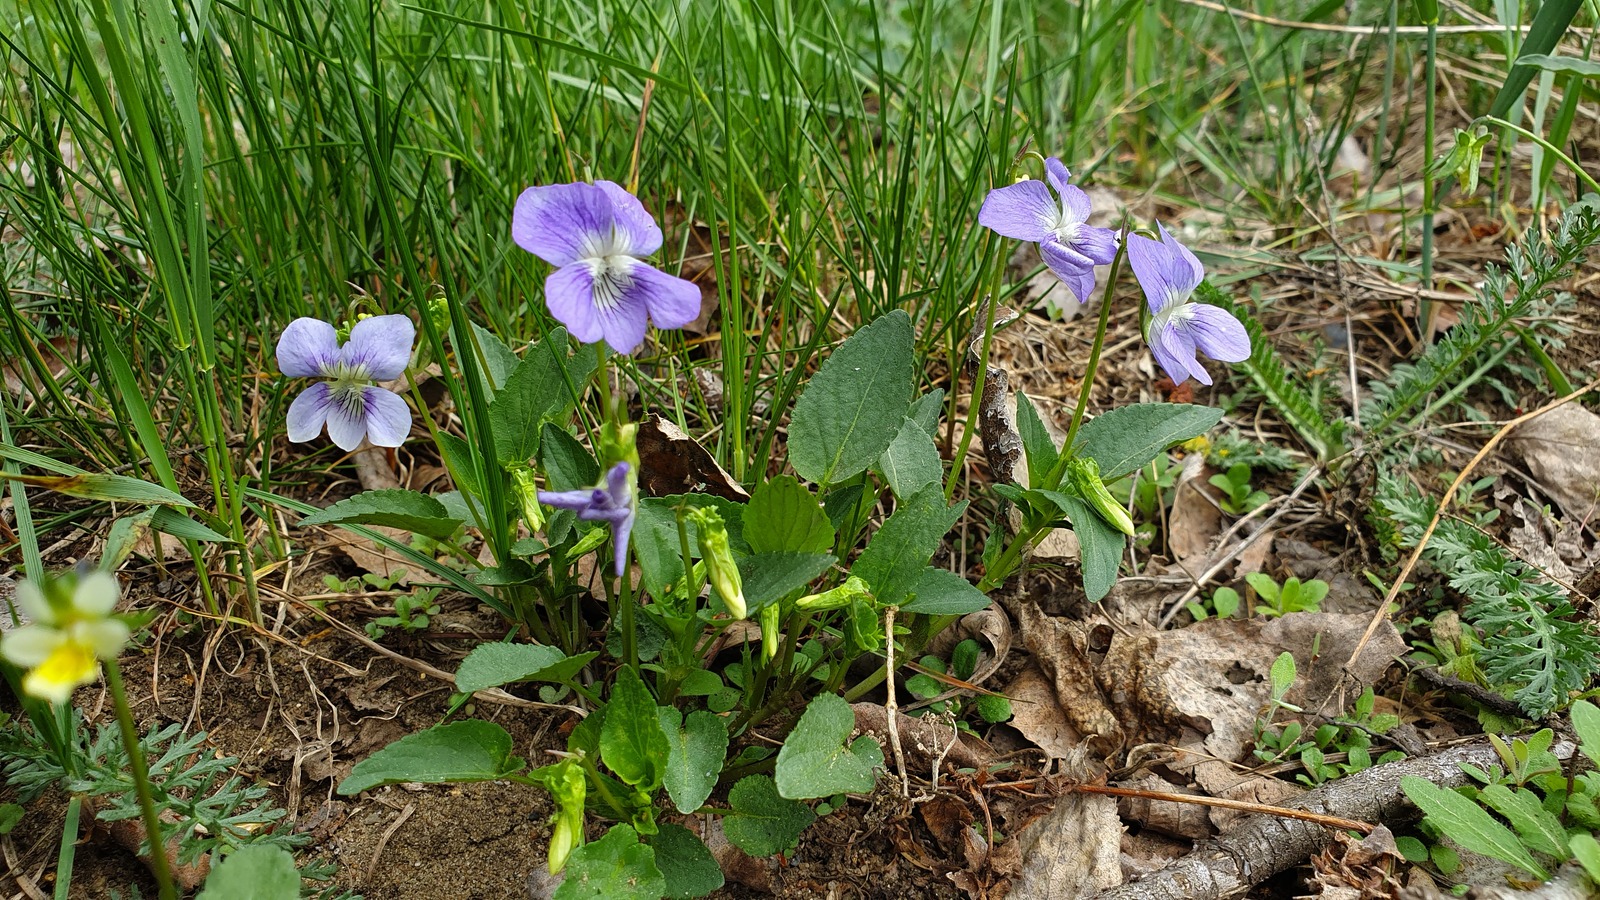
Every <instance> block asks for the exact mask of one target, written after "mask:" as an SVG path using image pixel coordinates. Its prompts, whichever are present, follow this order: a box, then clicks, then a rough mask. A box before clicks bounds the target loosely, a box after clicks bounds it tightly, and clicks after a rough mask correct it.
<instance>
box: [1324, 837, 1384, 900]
mask: <svg viewBox="0 0 1600 900" xmlns="http://www.w3.org/2000/svg"><path fill="white" fill-rule="evenodd" d="M1404 864H1405V857H1404V856H1402V855H1401V854H1400V850H1399V848H1398V847H1397V846H1396V845H1395V841H1394V833H1393V832H1391V831H1390V830H1389V829H1388V828H1386V827H1384V826H1383V825H1379V826H1378V827H1376V828H1374V829H1373V830H1372V833H1371V834H1369V835H1367V836H1366V837H1363V838H1360V839H1357V838H1353V837H1351V836H1350V835H1349V834H1347V833H1345V832H1343V831H1338V832H1334V834H1333V842H1332V843H1330V844H1328V846H1326V847H1324V848H1323V849H1322V851H1321V852H1320V853H1318V854H1316V855H1315V856H1313V857H1311V866H1312V869H1313V873H1314V874H1313V875H1312V879H1311V880H1312V883H1313V884H1314V885H1315V886H1316V887H1317V888H1318V889H1319V891H1320V893H1318V894H1314V895H1312V896H1315V897H1318V898H1324V897H1339V896H1345V894H1344V893H1342V892H1353V893H1350V894H1349V896H1351V897H1352V898H1359V900H1395V898H1398V897H1399V896H1400V891H1401V887H1402V885H1401V882H1400V879H1399V878H1398V877H1396V875H1395V873H1396V872H1397V871H1399V870H1400V867H1401V866H1403V865H1404Z"/></svg>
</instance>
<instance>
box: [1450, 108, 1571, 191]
mask: <svg viewBox="0 0 1600 900" xmlns="http://www.w3.org/2000/svg"><path fill="white" fill-rule="evenodd" d="M1478 121H1479V122H1487V123H1488V124H1490V125H1498V126H1499V127H1501V128H1508V129H1510V130H1512V131H1515V132H1516V133H1517V134H1520V135H1522V136H1523V137H1525V138H1527V139H1528V140H1530V141H1533V142H1534V143H1535V144H1538V145H1539V146H1540V147H1543V148H1544V151H1545V152H1546V153H1549V154H1550V155H1552V156H1554V157H1555V158H1556V159H1559V160H1561V161H1562V162H1564V163H1566V164H1567V168H1569V169H1571V170H1572V172H1573V174H1574V175H1577V176H1578V179H1579V180H1580V181H1582V182H1583V183H1584V185H1585V186H1586V187H1588V188H1589V190H1591V191H1594V192H1595V193H1597V194H1600V181H1596V180H1595V178H1594V176H1593V175H1590V174H1589V173H1588V172H1585V171H1584V170H1583V167H1582V166H1579V165H1578V164H1577V163H1576V162H1573V160H1572V157H1570V156H1568V155H1567V154H1565V153H1563V152H1561V148H1560V147H1557V146H1556V145H1555V144H1552V143H1550V142H1549V141H1547V140H1545V139H1544V137H1543V136H1541V135H1538V134H1535V133H1533V132H1531V131H1529V130H1528V129H1526V128H1523V127H1522V126H1521V125H1513V124H1511V123H1510V122H1507V121H1506V120H1505V119H1502V118H1499V117H1497V116H1484V117H1483V118H1481V119H1479V120H1478Z"/></svg>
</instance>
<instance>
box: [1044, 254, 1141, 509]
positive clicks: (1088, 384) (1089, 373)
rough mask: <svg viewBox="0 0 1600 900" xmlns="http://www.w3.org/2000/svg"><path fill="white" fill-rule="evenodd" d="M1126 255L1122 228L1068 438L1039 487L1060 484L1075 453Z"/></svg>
mask: <svg viewBox="0 0 1600 900" xmlns="http://www.w3.org/2000/svg"><path fill="white" fill-rule="evenodd" d="M1127 255H1128V232H1127V229H1123V232H1122V239H1121V240H1120V241H1118V242H1117V255H1116V256H1114V257H1112V258H1111V272H1110V273H1109V274H1108V275H1107V276H1106V288H1105V290H1104V291H1103V292H1101V295H1100V321H1099V323H1097V324H1096V325H1095V329H1094V344H1093V346H1091V347H1090V348H1089V365H1088V366H1087V367H1086V368H1085V370H1084V373H1083V384H1082V386H1080V387H1079V388H1078V405H1077V406H1075V407H1073V410H1072V424H1071V425H1069V426H1067V439H1066V440H1065V441H1063V442H1062V445H1061V454H1060V455H1059V456H1057V457H1056V461H1055V465H1052V466H1051V467H1050V474H1049V475H1048V476H1047V477H1046V478H1045V483H1044V484H1042V485H1034V487H1042V488H1044V489H1046V490H1051V491H1053V490H1055V489H1056V488H1057V487H1059V486H1060V485H1061V476H1062V475H1063V474H1064V473H1065V472H1066V471H1067V463H1068V461H1070V460H1071V459H1072V457H1073V456H1074V455H1075V454H1074V451H1073V446H1072V444H1073V442H1074V441H1076V440H1077V439H1078V428H1079V426H1081V425H1082V424H1083V414H1084V411H1085V410H1087V409H1088V408H1089V395H1090V393H1091V392H1092V391H1093V390H1094V376H1095V373H1096V372H1098V371H1099V370H1100V351H1101V350H1103V349H1105V345H1106V330H1107V328H1108V327H1109V326H1110V324H1111V304H1112V303H1113V302H1114V301H1115V300H1116V298H1117V276H1119V275H1121V274H1122V260H1123V259H1124V258H1125V257H1127Z"/></svg>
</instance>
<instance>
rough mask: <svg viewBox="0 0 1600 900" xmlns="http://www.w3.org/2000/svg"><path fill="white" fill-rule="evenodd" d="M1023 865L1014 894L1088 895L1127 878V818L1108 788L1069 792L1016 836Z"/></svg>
mask: <svg viewBox="0 0 1600 900" xmlns="http://www.w3.org/2000/svg"><path fill="white" fill-rule="evenodd" d="M1015 840H1016V841H1017V843H1018V845H1019V848H1020V849H1021V851H1022V870H1021V871H1020V872H1019V873H1018V874H1017V878H1016V881H1015V882H1014V883H1013V884H1012V887H1011V892H1010V893H1009V894H1007V895H1006V896H1007V897H1008V898H1009V900H1055V898H1059V897H1087V896H1090V895H1092V894H1094V893H1096V892H1097V891H1102V890H1105V889H1106V888H1112V887H1116V886H1117V885H1119V884H1121V883H1122V859H1121V855H1122V821H1121V820H1120V819H1119V818H1118V817H1117V804H1116V801H1115V800H1113V799H1112V798H1110V797H1107V796H1104V795H1102V794H1066V795H1063V796H1062V797H1061V798H1060V799H1058V800H1057V801H1056V805H1055V809H1052V810H1051V811H1050V812H1049V813H1047V814H1045V815H1044V816H1042V817H1041V818H1039V819H1037V820H1035V821H1034V822H1032V823H1031V824H1029V825H1028V827H1026V828H1024V829H1022V832H1021V833H1020V834H1018V835H1017V836H1016V838H1015Z"/></svg>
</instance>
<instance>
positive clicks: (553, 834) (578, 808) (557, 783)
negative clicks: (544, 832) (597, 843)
mask: <svg viewBox="0 0 1600 900" xmlns="http://www.w3.org/2000/svg"><path fill="white" fill-rule="evenodd" d="M554 769H555V771H554V772H552V773H551V774H550V775H549V776H548V778H546V780H545V787H547V788H549V789H550V796H551V797H552V798H554V799H555V801H556V813H555V815H554V816H552V817H551V819H550V852H549V854H548V855H549V859H550V874H551V875H554V874H556V873H558V872H560V871H561V869H562V867H563V866H565V865H566V864H567V857H568V856H569V855H571V853H572V851H573V848H575V847H577V846H579V845H581V844H582V843H583V801H584V798H585V795H586V794H587V793H588V789H589V783H588V781H587V780H585V779H584V777H583V767H582V766H580V765H579V764H578V761H577V760H575V759H567V760H563V761H562V762H560V763H557V764H556V765H555V767H554Z"/></svg>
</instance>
